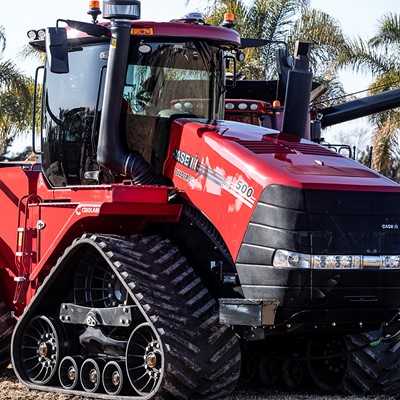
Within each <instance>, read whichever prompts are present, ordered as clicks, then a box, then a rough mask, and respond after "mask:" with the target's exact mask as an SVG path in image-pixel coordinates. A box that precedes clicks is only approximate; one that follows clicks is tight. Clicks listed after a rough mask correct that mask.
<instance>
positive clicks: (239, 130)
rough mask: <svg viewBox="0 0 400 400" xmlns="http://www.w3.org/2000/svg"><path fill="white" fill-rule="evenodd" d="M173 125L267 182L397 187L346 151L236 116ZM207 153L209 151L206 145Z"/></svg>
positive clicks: (175, 128) (356, 186) (346, 186)
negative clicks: (237, 119) (237, 120)
mask: <svg viewBox="0 0 400 400" xmlns="http://www.w3.org/2000/svg"><path fill="white" fill-rule="evenodd" d="M173 131H174V132H176V133H177V134H178V135H179V136H181V135H183V136H184V137H189V136H190V137H192V138H198V139H200V140H201V142H203V143H204V144H206V147H209V149H210V150H209V151H212V150H214V151H215V152H216V153H217V154H219V155H221V156H223V158H224V161H227V162H229V163H231V164H232V165H236V166H237V167H239V168H240V169H241V170H242V171H243V172H245V173H247V174H249V175H255V176H254V178H255V179H257V180H258V182H260V183H261V182H263V183H264V186H267V185H269V184H271V183H281V184H290V185H293V186H298V187H304V188H311V187H312V188H319V189H327V188H328V187H329V188H330V189H338V190H340V189H341V188H343V190H345V189H348V187H349V186H352V187H353V188H354V190H371V191H374V190H384V191H385V190H388V191H392V190H395V191H397V190H399V185H397V184H396V183H394V182H392V181H391V180H389V179H387V178H385V177H383V176H381V175H379V174H378V173H376V172H374V171H372V170H370V169H369V168H367V167H365V166H363V165H361V164H359V163H358V162H356V161H354V160H352V159H349V158H348V157H345V156H343V155H341V154H339V153H337V152H335V151H333V150H330V149H329V148H327V147H324V146H322V145H318V144H316V143H313V142H311V141H309V140H306V139H302V138H299V137H295V136H292V135H288V134H284V133H280V132H279V131H276V130H272V129H267V128H263V127H258V126H255V125H248V124H243V123H239V122H233V121H213V122H212V123H206V122H205V121H195V120H191V121H190V122H189V121H188V120H177V121H175V122H174V128H173ZM177 148H179V147H177ZM180 150H182V151H184V152H185V150H184V149H182V148H181V149H180ZM196 153H197V152H196ZM204 155H206V156H208V157H210V156H211V154H210V153H209V152H208V151H207V150H206V154H204ZM204 155H203V156H204ZM199 156H201V155H200V154H199ZM220 166H221V164H220ZM357 188H358V189H357ZM378 188H379V189H378Z"/></svg>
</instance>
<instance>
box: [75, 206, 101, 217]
mask: <svg viewBox="0 0 400 400" xmlns="http://www.w3.org/2000/svg"><path fill="white" fill-rule="evenodd" d="M75 212H76V214H77V215H81V214H96V215H97V214H99V213H100V207H99V206H78V207H76V210H75Z"/></svg>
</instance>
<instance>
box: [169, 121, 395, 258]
mask: <svg viewBox="0 0 400 400" xmlns="http://www.w3.org/2000/svg"><path fill="white" fill-rule="evenodd" d="M164 174H165V175H166V176H167V177H168V178H170V179H171V180H172V181H173V183H174V185H175V186H176V187H177V188H178V189H179V190H180V191H181V193H182V196H184V197H186V198H187V199H188V200H189V201H190V202H191V203H192V204H193V205H195V206H196V207H197V208H198V209H200V210H201V211H202V213H203V214H204V215H206V216H207V218H208V219H209V220H210V221H211V222H212V223H213V225H214V226H215V227H217V229H218V230H219V232H220V233H221V234H222V236H223V237H224V238H225V239H226V243H227V245H228V247H229V249H230V251H231V254H232V256H233V258H235V256H236V254H237V251H238V250H239V246H240V244H241V242H242V238H243V235H244V233H245V231H246V229H247V226H248V223H249V221H250V220H251V217H252V214H253V212H254V210H255V208H256V206H257V204H258V202H259V200H260V198H261V196H262V193H263V192H264V190H265V189H266V188H267V187H269V186H271V185H281V186H285V187H291V188H297V189H308V190H313V191H321V192H322V191H337V190H340V191H354V192H400V186H399V185H397V184H396V183H394V182H392V181H390V180H389V179H386V178H384V177H383V176H381V175H379V174H377V173H375V172H373V171H371V170H369V169H368V168H366V167H364V166H362V165H361V164H359V163H357V162H355V161H353V160H351V159H349V158H346V157H344V156H342V155H340V154H338V153H336V152H334V151H331V150H329V149H328V148H326V147H323V146H320V145H317V144H315V143H313V142H310V141H308V140H306V139H301V138H298V137H294V136H291V135H287V134H286V135H285V134H282V133H279V132H278V131H274V130H270V129H266V128H262V127H258V126H253V125H247V124H243V123H238V122H232V121H213V122H209V121H205V120H198V119H177V120H175V121H174V122H173V123H172V127H171V133H170V141H169V149H168V152H167V158H166V161H165V164H164Z"/></svg>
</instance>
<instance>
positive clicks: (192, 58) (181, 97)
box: [124, 42, 221, 118]
mask: <svg viewBox="0 0 400 400" xmlns="http://www.w3.org/2000/svg"><path fill="white" fill-rule="evenodd" d="M220 57H221V55H220V50H219V49H218V48H215V47H211V46H208V45H207V44H206V43H205V42H197V43H196V42H179V43H173V42H157V43H149V42H146V43H144V42H136V43H135V42H133V43H132V48H131V58H130V61H129V65H128V68H127V75H126V83H125V90H124V99H125V100H126V101H127V102H128V104H129V106H130V107H131V109H132V111H133V112H134V113H135V114H141V115H150V116H156V115H157V114H158V113H159V112H160V111H163V110H171V109H172V110H176V111H185V112H190V113H192V114H193V115H194V116H196V117H200V118H214V117H216V115H214V112H215V111H216V109H217V108H216V104H215V102H216V101H218V99H217V97H218V94H217V93H216V91H217V90H218V88H217V87H216V85H215V83H214V82H215V81H216V76H217V72H218V71H219V69H220V68H219V67H220Z"/></svg>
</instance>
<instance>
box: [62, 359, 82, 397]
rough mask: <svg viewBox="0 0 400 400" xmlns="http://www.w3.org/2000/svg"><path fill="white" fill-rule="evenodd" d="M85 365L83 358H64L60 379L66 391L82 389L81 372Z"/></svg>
mask: <svg viewBox="0 0 400 400" xmlns="http://www.w3.org/2000/svg"><path fill="white" fill-rule="evenodd" d="M82 363H83V357H81V356H76V357H70V356H67V357H64V358H63V359H62V360H61V362H60V367H59V368H58V379H59V380H60V383H61V386H62V387H63V388H64V389H77V388H79V387H80V381H79V370H80V368H81V366H82Z"/></svg>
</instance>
